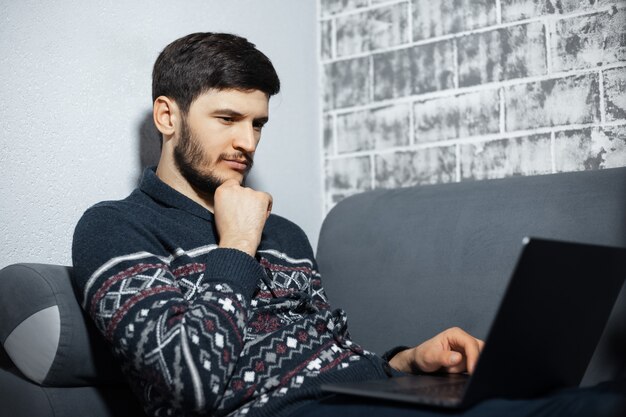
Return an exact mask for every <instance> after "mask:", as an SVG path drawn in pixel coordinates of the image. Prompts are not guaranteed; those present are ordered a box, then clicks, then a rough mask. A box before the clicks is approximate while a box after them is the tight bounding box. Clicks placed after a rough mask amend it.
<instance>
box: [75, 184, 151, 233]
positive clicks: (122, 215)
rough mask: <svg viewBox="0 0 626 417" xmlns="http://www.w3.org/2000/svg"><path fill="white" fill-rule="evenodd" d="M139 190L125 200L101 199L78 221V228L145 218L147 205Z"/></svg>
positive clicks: (130, 221) (129, 221)
mask: <svg viewBox="0 0 626 417" xmlns="http://www.w3.org/2000/svg"><path fill="white" fill-rule="evenodd" d="M138 194H139V193H137V191H135V192H133V193H132V194H130V195H129V196H128V197H126V198H124V199H123V200H109V201H101V202H99V203H96V204H94V205H93V206H91V207H89V208H88V209H87V210H86V211H85V212H84V213H83V215H82V216H81V218H80V220H79V221H78V225H77V229H79V228H80V227H83V226H88V225H114V224H117V223H119V222H122V223H132V222H133V221H141V219H143V218H145V214H146V207H145V203H144V202H143V201H141V198H140V197H139V196H138Z"/></svg>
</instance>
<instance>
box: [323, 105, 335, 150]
mask: <svg viewBox="0 0 626 417" xmlns="http://www.w3.org/2000/svg"><path fill="white" fill-rule="evenodd" d="M333 154H334V145H333V116H331V115H329V114H327V115H325V116H324V156H328V155H333Z"/></svg>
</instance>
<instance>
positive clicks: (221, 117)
mask: <svg viewBox="0 0 626 417" xmlns="http://www.w3.org/2000/svg"><path fill="white" fill-rule="evenodd" d="M218 119H220V120H221V121H222V122H224V123H232V122H234V121H235V119H233V118H232V117H229V116H218Z"/></svg>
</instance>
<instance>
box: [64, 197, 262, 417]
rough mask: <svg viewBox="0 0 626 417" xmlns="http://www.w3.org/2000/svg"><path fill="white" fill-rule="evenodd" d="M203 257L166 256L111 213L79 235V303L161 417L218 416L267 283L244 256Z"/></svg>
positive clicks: (204, 253)
mask: <svg viewBox="0 0 626 417" xmlns="http://www.w3.org/2000/svg"><path fill="white" fill-rule="evenodd" d="M194 251H195V253H185V251H184V250H183V249H181V248H168V249H167V250H166V248H164V247H163V245H162V243H160V242H159V241H158V239H157V237H156V236H154V233H149V231H148V230H146V228H145V227H144V226H143V225H142V223H141V222H139V221H134V220H133V219H130V218H129V216H127V215H125V214H124V213H122V212H121V211H120V210H117V209H116V208H112V207H106V206H105V207H96V208H92V209H90V210H88V211H87V212H86V213H85V215H84V216H83V217H82V218H81V220H80V222H79V223H78V225H77V227H76V230H75V233H74V241H73V247H72V260H73V264H74V277H73V278H74V284H75V287H76V291H77V294H78V298H79V302H80V303H81V305H82V306H83V308H84V309H85V310H86V311H87V313H88V314H89V315H90V316H91V318H92V319H93V321H94V322H95V324H96V326H97V327H98V329H99V330H100V332H101V333H102V334H103V335H104V337H105V339H106V340H107V341H108V342H109V344H110V345H111V347H112V351H113V353H114V355H115V356H116V358H117V359H118V360H119V361H120V363H121V365H122V369H123V370H124V372H125V373H126V375H127V377H128V378H129V380H130V383H131V386H133V388H134V390H135V392H136V394H137V395H138V396H139V397H140V398H141V399H142V401H143V403H144V404H145V405H146V407H148V408H153V407H156V409H152V410H151V412H152V413H153V414H155V415H156V414H159V415H160V413H165V414H166V413H167V412H168V411H171V409H173V410H176V414H177V415H183V416H184V415H195V414H196V413H206V414H208V413H210V411H211V410H213V409H215V408H216V407H217V406H218V404H219V401H220V398H221V396H222V394H223V392H224V390H225V389H226V385H227V384H228V381H229V379H230V376H231V374H232V372H233V370H234V367H235V362H236V359H237V358H238V356H239V354H240V352H241V350H242V348H243V344H244V337H245V327H246V325H245V324H246V322H247V320H248V306H249V303H250V298H251V297H252V294H253V292H254V290H255V288H256V284H257V282H258V280H259V279H261V275H262V274H264V271H263V269H262V268H261V266H260V265H259V264H258V262H257V261H256V260H255V259H254V258H252V257H250V256H249V255H247V254H245V253H243V252H240V251H237V250H234V249H222V248H217V247H216V245H207V246H206V247H205V248H204V249H202V248H201V249H195V250H194ZM175 260H176V261H175ZM172 265H176V267H175V268H174V267H173V266H172ZM159 408H161V409H159ZM168 409H169V410H168ZM168 415H169V414H168Z"/></svg>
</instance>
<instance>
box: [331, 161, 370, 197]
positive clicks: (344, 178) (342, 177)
mask: <svg viewBox="0 0 626 417" xmlns="http://www.w3.org/2000/svg"><path fill="white" fill-rule="evenodd" d="M371 170H372V167H371V163H370V158H369V156H362V157H357V158H340V159H330V160H326V192H327V199H326V201H327V202H330V203H337V202H338V201H339V200H341V199H343V198H345V197H347V196H350V195H353V194H358V193H361V192H363V191H367V190H371V189H372V180H371Z"/></svg>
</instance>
